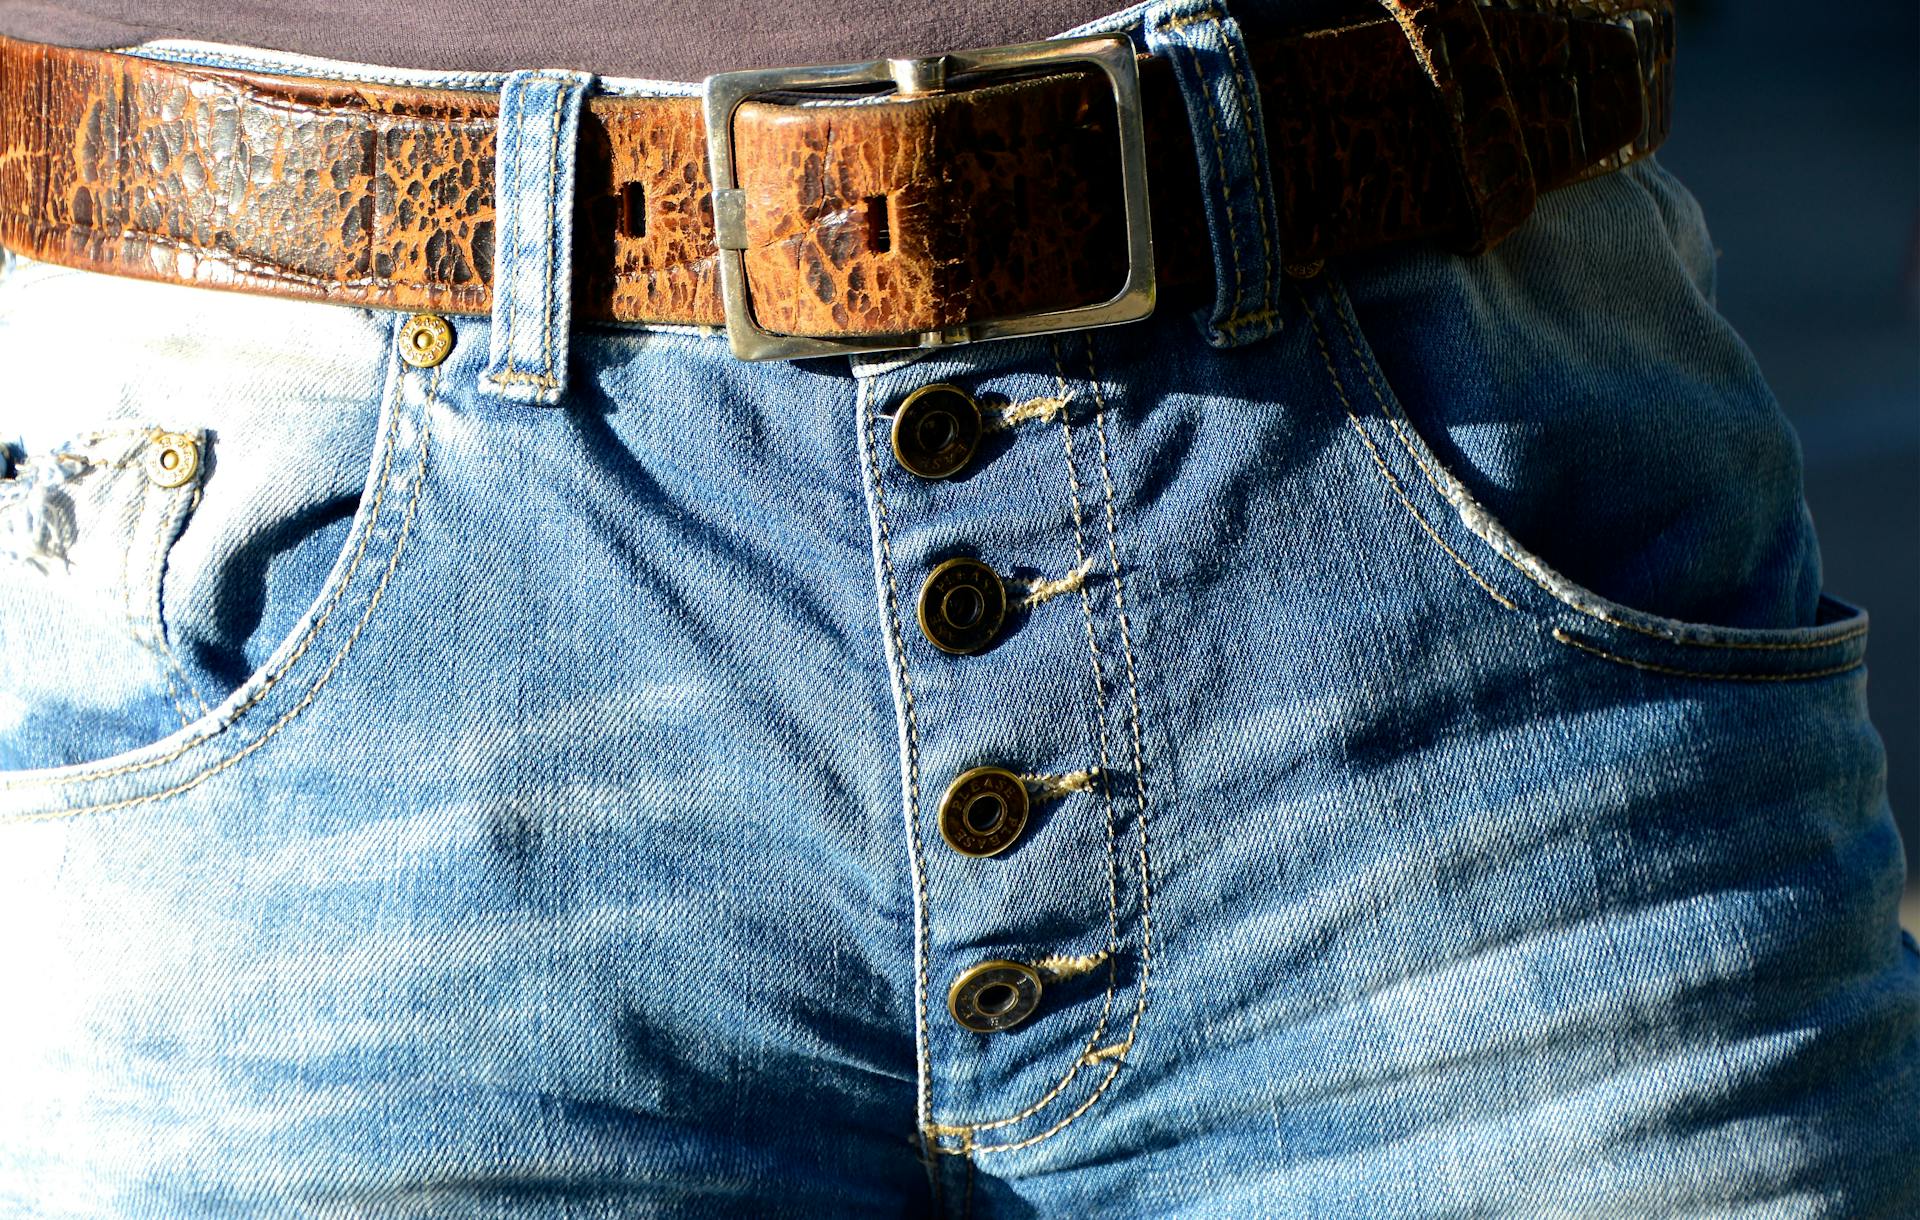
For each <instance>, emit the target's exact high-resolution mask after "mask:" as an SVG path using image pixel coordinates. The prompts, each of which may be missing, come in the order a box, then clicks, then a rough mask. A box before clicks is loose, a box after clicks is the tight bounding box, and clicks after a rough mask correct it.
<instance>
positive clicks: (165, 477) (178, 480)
mask: <svg viewBox="0 0 1920 1220" xmlns="http://www.w3.org/2000/svg"><path fill="white" fill-rule="evenodd" d="M146 465H147V477H148V478H149V479H151V480H153V483H154V486H156V487H179V486H181V485H182V484H184V483H189V482H192V481H193V476H194V475H196V474H198V473H199V472H200V442H199V441H196V440H195V439H193V438H192V437H191V436H188V435H187V434H186V433H184V432H156V433H154V434H153V435H152V436H151V437H149V438H147V460H146Z"/></svg>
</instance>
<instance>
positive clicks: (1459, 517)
mask: <svg viewBox="0 0 1920 1220" xmlns="http://www.w3.org/2000/svg"><path fill="white" fill-rule="evenodd" d="M1322 281H1323V282H1322V283H1321V284H1320V285H1318V286H1316V287H1314V288H1312V289H1309V290H1306V291H1305V292H1303V294H1302V295H1303V304H1304V308H1305V310H1306V313H1307V316H1308V319H1309V322H1310V324H1311V325H1312V327H1313V328H1314V331H1315V340H1316V343H1317V345H1318V347H1319V349H1320V352H1321V354H1322V356H1323V357H1324V358H1325V364H1326V371H1327V375H1328V376H1329V377H1330V378H1331V379H1332V381H1333V383H1334V385H1333V389H1334V391H1335V393H1336V395H1337V397H1338V399H1339V401H1340V402H1341V403H1342V404H1343V406H1344V409H1345V410H1346V413H1347V416H1348V423H1349V424H1350V426H1351V429H1352V431H1353V433H1354V434H1355V435H1356V437H1357V438H1358V440H1359V442H1360V443H1361V444H1362V445H1363V446H1364V448H1365V450H1366V451H1367V453H1368V456H1369V463H1368V464H1369V465H1371V466H1372V467H1373V468H1374V469H1375V470H1376V472H1377V473H1378V474H1379V476H1380V478H1381V479H1382V480H1383V481H1384V483H1385V484H1386V489H1387V490H1388V492H1389V493H1390V498H1391V499H1392V500H1393V501H1395V502H1396V503H1397V504H1398V505H1399V506H1400V507H1401V508H1402V509H1404V510H1405V511H1406V512H1407V513H1409V514H1411V516H1412V517H1413V518H1414V519H1415V521H1416V522H1417V524H1418V526H1419V533H1420V535H1421V536H1422V537H1424V538H1425V539H1426V543H1427V544H1430V546H1429V547H1428V550H1429V553H1430V555H1431V557H1432V559H1433V560H1434V561H1435V562H1438V563H1442V564H1446V565H1449V566H1450V567H1451V568H1453V569H1454V570H1455V571H1456V572H1457V573H1458V574H1459V576H1460V578H1461V580H1462V581H1463V589H1467V590H1475V591H1476V592H1473V593H1472V595H1473V596H1481V597H1486V598H1489V599H1491V600H1492V601H1493V602H1495V603H1496V604H1497V605H1499V606H1500V607H1501V608H1503V609H1504V610H1506V611H1509V612H1511V613H1512V614H1513V615H1514V616H1515V617H1514V621H1515V622H1516V624H1526V625H1527V626H1529V627H1530V628H1531V629H1532V630H1535V631H1537V632H1538V633H1539V634H1541V635H1542V636H1544V637H1545V638H1546V639H1548V640H1551V641H1552V642H1553V643H1554V644H1555V645H1556V646H1559V647H1564V648H1566V649H1569V650H1572V651H1575V652H1578V653H1581V654H1583V655H1586V656H1588V657H1591V658H1593V659H1594V660H1595V661H1596V662H1610V663H1615V664H1620V665H1626V666H1630V667H1632V668H1635V669H1639V670H1643V671H1647V672H1650V673H1654V674H1662V675H1667V676H1670V677H1673V678H1676V679H1717V680H1728V681H1762V682H1765V681H1786V680H1799V679H1815V678H1822V677H1828V676H1832V675H1836V674H1841V673H1845V672H1847V671H1850V670H1853V669H1856V668H1858V667H1859V666H1860V665H1861V664H1862V663H1863V662H1864V660H1865V655H1866V643H1867V615H1866V613H1865V611H1863V610H1861V609H1860V608H1858V607H1856V606H1853V605H1850V604H1848V603H1847V602H1845V601H1842V600H1841V599H1839V598H1837V597H1833V596H1831V595H1829V594H1826V593H1824V592H1822V593H1819V594H1818V595H1817V601H1816V603H1815V605H1814V607H1813V611H1812V614H1811V621H1810V622H1804V623H1801V624H1798V625H1795V626H1791V627H1743V626H1726V625H1719V624H1713V623H1703V622H1695V621H1688V620H1684V619H1680V618H1676V617H1671V616H1667V615H1662V614H1658V613H1653V612H1649V611H1646V610H1643V609H1638V608H1635V607H1632V606H1628V605H1624V604H1622V603H1620V602H1618V601H1615V600H1613V599H1610V598H1608V597H1605V596H1602V595H1601V594H1600V593H1598V592H1595V591H1594V590H1593V589H1591V588H1589V587H1587V586H1585V585H1583V584H1581V583H1579V582H1577V581H1575V580H1573V579H1571V578H1570V577H1568V576H1567V575H1566V574H1565V573H1564V572H1563V571H1561V570H1559V569H1558V568H1556V567H1555V566H1554V565H1553V564H1551V563H1549V562H1547V561H1546V560H1545V559H1543V558H1542V557H1541V556H1540V555H1538V554H1537V553H1535V552H1534V551H1533V550H1530V549H1529V548H1528V547H1526V546H1524V545H1523V544H1522V543H1521V542H1520V541H1519V540H1518V538H1516V537H1515V535H1514V534H1513V532H1512V531H1510V530H1509V529H1508V528H1507V526H1506V525H1505V524H1504V523H1503V522H1502V521H1501V520H1500V518H1499V517H1498V516H1497V515H1496V514H1495V513H1493V512H1491V511H1489V510H1488V508H1487V507H1486V506H1485V504H1484V503H1483V502H1482V501H1481V499H1480V498H1478V497H1476V496H1475V495H1474V493H1473V492H1472V490H1471V489H1470V488H1469V487H1468V486H1467V485H1466V483H1465V482H1464V481H1463V480H1462V479H1461V478H1460V477H1459V476H1458V475H1456V474H1455V473H1454V471H1453V470H1452V469H1450V468H1449V466H1448V464H1447V463H1446V462H1445V461H1443V460H1442V459H1441V458H1440V457H1439V456H1438V455H1437V453H1436V452H1435V449H1434V447H1433V446H1431V445H1430V444H1429V443H1428V441H1427V439H1426V438H1425V437H1424V436H1423V435H1422V434H1421V433H1420V431H1419V429H1418V428H1417V427H1416V426H1415V425H1414V423H1413V419H1412V417H1411V416H1410V414H1409V413H1408V411H1407V410H1406V409H1405V407H1404V406H1403V405H1402V404H1401V402H1400V400H1399V399H1398V397H1397V396H1396V395H1395V393H1394V391H1393V389H1392V387H1391V386H1389V384H1388V381H1387V378H1386V375H1385V373H1384V372H1383V371H1382V369H1381V366H1380V364H1379V362H1378V361H1377V360H1376V359H1375V357H1374V353H1373V351H1372V349H1371V348H1370V347H1369V345H1368V343H1367V340H1366V339H1365V337H1364V336H1363V334H1362V331H1361V327H1360V324H1359V322H1358V319H1357V318H1356V316H1355V313H1354V310H1353V307H1352V305H1351V303H1350V302H1349V301H1348V299H1347V296H1346V291H1345V289H1344V287H1343V286H1342V285H1341V283H1340V281H1339V279H1338V277H1337V276H1336V275H1335V274H1334V273H1333V272H1332V271H1329V272H1328V273H1327V274H1326V275H1325V276H1323V277H1322ZM1460 324H1461V325H1469V324H1470V323H1460ZM1796 486H1797V484H1796ZM1801 511H1804V510H1801ZM1809 541H1810V539H1809ZM1423 545H1425V544H1423ZM1815 562H1816V563H1817V558H1816V560H1815Z"/></svg>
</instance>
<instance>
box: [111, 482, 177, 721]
mask: <svg viewBox="0 0 1920 1220" xmlns="http://www.w3.org/2000/svg"><path fill="white" fill-rule="evenodd" d="M142 464H144V463H142ZM114 465H115V467H116V468H119V469H130V468H131V467H132V466H133V465H134V463H133V462H131V461H127V462H116V463H115V464H114ZM152 499H153V481H152V480H151V479H141V480H140V496H139V498H138V499H137V500H135V501H134V503H133V514H132V515H133V520H134V522H135V524H136V528H137V531H138V532H137V534H136V537H137V536H140V535H144V534H146V533H147V531H146V530H145V529H144V528H139V527H144V525H145V524H146V520H147V505H148V503H149V502H150V501H151V500H152ZM166 519H167V518H166V513H165V511H164V506H163V511H161V512H159V513H157V514H155V515H154V523H153V531H152V535H153V536H152V540H151V546H152V549H154V550H158V549H159V548H160V547H161V546H162V545H163V544H162V543H161V541H160V539H161V537H162V530H161V526H162V525H164V524H165V523H166ZM143 550H144V548H141V547H138V546H134V545H132V540H131V539H130V540H129V544H128V546H127V549H126V553H125V554H123V555H122V556H121V557H120V613H121V614H122V615H123V616H125V618H126V621H127V633H128V634H129V635H131V636H132V637H133V639H134V641H135V642H136V643H138V644H139V645H140V646H141V647H142V648H143V649H145V650H146V651H147V652H148V653H150V654H152V656H153V660H154V663H155V664H156V665H157V666H159V668H160V675H161V677H163V678H164V679H166V683H167V702H168V703H171V704H172V705H173V714H174V715H176V716H178V717H180V727H181V728H183V729H184V728H186V727H187V726H188V725H190V724H192V723H193V717H191V716H189V715H188V714H187V706H186V704H184V703H182V702H180V689H179V687H178V686H177V685H176V684H175V683H174V680H173V671H172V669H171V668H170V667H169V666H168V658H166V657H163V656H161V655H160V650H159V649H158V648H156V647H155V646H154V641H153V639H152V638H151V637H152V635H153V632H152V630H150V629H149V628H148V626H147V625H146V623H145V622H143V621H142V618H141V611H140V610H137V609H135V607H134V604H133V589H134V585H135V584H136V583H138V584H141V585H145V584H146V583H147V572H148V567H149V556H148V555H146V554H144V553H143ZM136 555H137V556H139V557H140V565H139V571H138V572H137V573H136V572H135V570H134V557H135V556H136ZM136 577H137V580H136ZM140 600H141V602H142V603H143V604H144V603H145V601H146V598H145V597H142V598H141V599H140ZM143 608H144V607H143Z"/></svg>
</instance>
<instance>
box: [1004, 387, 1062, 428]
mask: <svg viewBox="0 0 1920 1220" xmlns="http://www.w3.org/2000/svg"><path fill="white" fill-rule="evenodd" d="M1068 401H1069V400H1068V399H1066V398H1062V397H1058V396H1055V397H1048V398H1029V399H1027V400H1026V401H1025V402H1015V403H1008V404H1007V405H1006V406H1004V407H1001V408H1000V409H999V410H997V411H994V412H992V413H991V414H989V415H988V416H987V417H986V419H985V420H984V421H983V427H984V428H985V430H986V431H988V432H998V431H1000V430H1001V429H1003V428H1012V427H1015V426H1017V425H1019V424H1024V423H1027V422H1029V421H1032V420H1049V419H1052V418H1053V417H1054V416H1056V415H1058V414H1060V412H1062V411H1064V410H1066V409H1067V403H1068Z"/></svg>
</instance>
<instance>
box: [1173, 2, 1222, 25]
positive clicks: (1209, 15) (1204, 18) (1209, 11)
mask: <svg viewBox="0 0 1920 1220" xmlns="http://www.w3.org/2000/svg"><path fill="white" fill-rule="evenodd" d="M1223 16H1225V14H1224V13H1222V12H1221V11H1220V10H1219V9H1217V8H1215V7H1213V6H1211V5H1209V6H1208V7H1206V8H1203V9H1200V10H1199V11H1197V12H1192V13H1185V14H1182V15H1180V16H1178V17H1169V18H1167V19H1166V20H1165V21H1163V22H1161V23H1160V28H1161V29H1163V30H1169V31H1171V30H1184V29H1186V28H1187V27H1188V26H1194V25H1204V24H1206V23H1207V22H1210V21H1219V20H1220V19H1221V17H1223Z"/></svg>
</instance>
